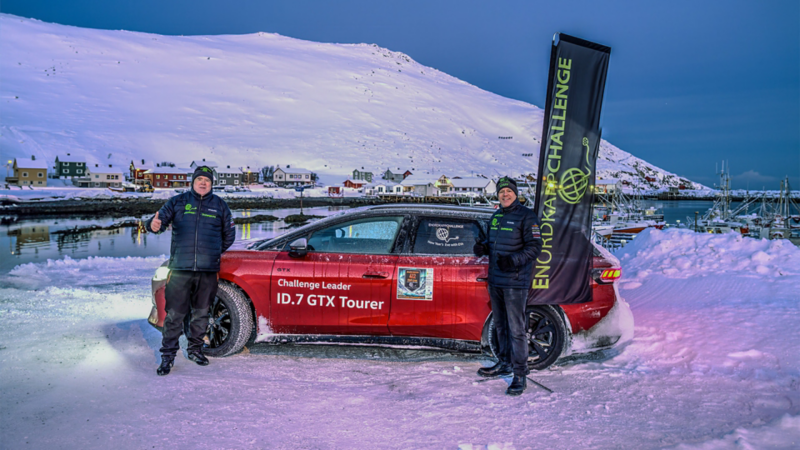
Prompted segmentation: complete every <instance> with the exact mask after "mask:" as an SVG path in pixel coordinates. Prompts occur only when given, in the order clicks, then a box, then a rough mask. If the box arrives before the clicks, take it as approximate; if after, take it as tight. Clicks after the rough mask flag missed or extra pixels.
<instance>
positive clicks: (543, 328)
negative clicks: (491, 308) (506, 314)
mask: <svg viewBox="0 0 800 450" xmlns="http://www.w3.org/2000/svg"><path fill="white" fill-rule="evenodd" d="M525 315H526V316H527V320H526V324H525V328H526V331H527V333H526V334H527V335H528V369H530V370H542V369H546V368H548V367H550V366H551V365H552V364H553V363H554V362H556V360H558V357H559V356H561V353H562V352H563V351H564V347H565V345H566V343H567V326H566V324H565V323H564V319H563V318H562V317H561V314H560V313H559V312H558V311H557V310H556V308H554V307H552V306H528V308H527V309H526V310H525ZM484 329H485V333H486V336H487V339H486V341H488V344H489V351H490V352H491V355H492V356H493V357H495V358H497V349H498V344H497V331H496V328H495V323H494V317H492V315H491V314H490V315H489V320H488V325H487V326H486V327H485V328H484Z"/></svg>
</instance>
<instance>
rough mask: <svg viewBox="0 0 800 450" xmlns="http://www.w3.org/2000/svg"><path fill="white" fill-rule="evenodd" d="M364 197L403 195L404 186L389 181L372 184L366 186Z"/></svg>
mask: <svg viewBox="0 0 800 450" xmlns="http://www.w3.org/2000/svg"><path fill="white" fill-rule="evenodd" d="M364 195H403V186H402V185H401V184H400V183H393V182H391V181H388V180H386V181H382V182H378V183H370V184H368V185H366V186H364Z"/></svg>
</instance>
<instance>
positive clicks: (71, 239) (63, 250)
mask: <svg viewBox="0 0 800 450" xmlns="http://www.w3.org/2000/svg"><path fill="white" fill-rule="evenodd" d="M642 203H643V205H644V206H645V207H649V206H655V207H656V208H658V209H660V210H661V211H662V212H663V213H664V220H665V221H666V222H667V223H668V224H671V225H675V224H676V223H677V221H678V220H680V222H681V223H686V222H687V217H690V218H692V220H693V218H694V212H695V211H698V212H699V213H700V215H701V216H702V215H703V213H705V211H706V210H708V208H710V207H711V206H712V205H713V202H711V201H691V200H670V201H667V200H645V201H643V202H642ZM737 206H738V203H734V204H733V205H732V207H734V208H735V207H737ZM342 209H347V207H342V206H331V207H318V208H304V212H305V213H306V214H313V215H318V216H327V215H330V214H333V213H334V212H336V211H339V210H342ZM299 212H300V210H299V209H296V208H292V209H275V210H244V211H234V212H233V215H234V217H244V216H245V215H256V214H272V215H274V216H276V217H281V218H282V217H286V216H288V215H290V214H298V213H299ZM750 212H754V209H751V210H750ZM148 217H149V216H148ZM121 220H122V219H119V218H117V219H113V218H93V219H90V220H83V219H73V218H66V219H65V218H60V219H42V220H25V221H20V222H17V223H14V224H12V225H0V273H5V272H8V271H9V270H10V269H12V268H13V267H15V266H17V265H19V264H25V263H29V262H43V261H46V260H48V259H60V258H62V257H64V256H69V257H71V258H74V259H79V258H86V257H89V256H159V255H167V254H169V244H170V233H162V234H160V235H155V234H151V233H140V232H139V230H138V229H137V228H136V227H130V228H118V229H116V230H109V231H92V232H87V233H80V234H68V235H59V234H53V232H54V231H57V230H63V229H69V228H74V227H76V226H77V227H79V228H80V227H87V226H91V225H99V226H108V225H111V224H113V223H116V222H119V221H121ZM287 229H288V228H287V225H286V223H284V222H283V221H282V220H279V221H276V222H264V223H257V224H250V225H236V239H237V241H240V240H243V239H262V238H268V237H273V236H277V235H279V234H281V233H283V232H284V231H285V230H287Z"/></svg>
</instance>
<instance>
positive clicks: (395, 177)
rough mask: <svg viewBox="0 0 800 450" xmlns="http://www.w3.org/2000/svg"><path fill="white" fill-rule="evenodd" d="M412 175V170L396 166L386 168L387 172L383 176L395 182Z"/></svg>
mask: <svg viewBox="0 0 800 450" xmlns="http://www.w3.org/2000/svg"><path fill="white" fill-rule="evenodd" d="M409 175H412V173H411V171H410V170H406V169H400V168H396V169H394V170H392V169H386V172H383V175H382V178H383V179H384V180H387V181H394V182H395V183H399V182H401V181H403V180H404V179H406V177H407V176H409Z"/></svg>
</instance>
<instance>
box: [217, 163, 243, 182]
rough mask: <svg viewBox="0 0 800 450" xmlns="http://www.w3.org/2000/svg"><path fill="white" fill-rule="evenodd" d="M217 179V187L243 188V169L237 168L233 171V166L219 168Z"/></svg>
mask: <svg viewBox="0 0 800 450" xmlns="http://www.w3.org/2000/svg"><path fill="white" fill-rule="evenodd" d="M216 178H217V179H215V180H214V184H216V185H217V186H241V185H242V169H239V168H237V167H234V168H233V169H231V166H226V167H218V168H217V176H216Z"/></svg>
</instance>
